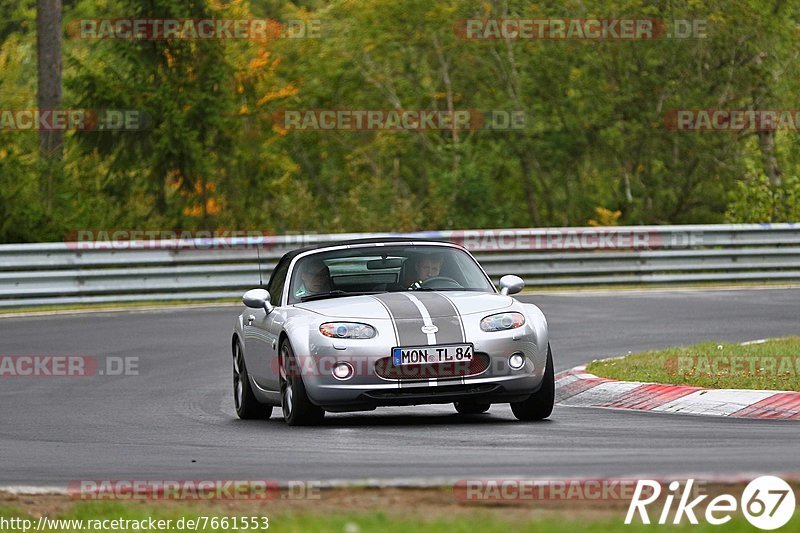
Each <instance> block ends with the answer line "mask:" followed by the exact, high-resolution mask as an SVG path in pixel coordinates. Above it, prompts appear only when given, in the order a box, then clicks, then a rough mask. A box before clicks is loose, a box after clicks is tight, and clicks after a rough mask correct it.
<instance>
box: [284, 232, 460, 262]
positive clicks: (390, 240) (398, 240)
mask: <svg viewBox="0 0 800 533" xmlns="http://www.w3.org/2000/svg"><path fill="white" fill-rule="evenodd" d="M416 242H429V243H434V244H454V243H452V242H448V241H445V240H437V239H425V238H418V237H369V238H366V239H351V240H346V241H333V242H323V243H320V244H313V245H311V246H304V247H303V248H297V249H296V250H292V251H290V252H286V253H285V254H284V255H283V257H282V258H281V261H283V260H285V259H292V258H294V257H295V256H297V255H300V254H302V253H304V252H309V251H311V250H321V249H323V248H332V247H334V246H347V245H351V244H380V243H385V244H413V243H416Z"/></svg>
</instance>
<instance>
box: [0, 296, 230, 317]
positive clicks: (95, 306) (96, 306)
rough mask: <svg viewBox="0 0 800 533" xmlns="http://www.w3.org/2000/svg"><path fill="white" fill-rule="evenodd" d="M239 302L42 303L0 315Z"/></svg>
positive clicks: (227, 299)
mask: <svg viewBox="0 0 800 533" xmlns="http://www.w3.org/2000/svg"><path fill="white" fill-rule="evenodd" d="M238 302H241V300H240V299H237V298H222V299H216V300H148V301H142V302H116V303H115V302H105V303H90V304H69V305H42V306H35V307H12V308H8V309H0V315H15V314H27V313H43V312H52V311H92V310H94V311H98V312H99V311H104V310H116V309H126V310H127V309H131V310H136V309H137V308H146V307H163V308H165V309H168V308H170V307H186V306H199V305H214V304H221V305H222V304H233V303H238Z"/></svg>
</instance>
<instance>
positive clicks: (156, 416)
mask: <svg viewBox="0 0 800 533" xmlns="http://www.w3.org/2000/svg"><path fill="white" fill-rule="evenodd" d="M522 299H524V300H526V301H533V302H535V303H536V304H538V305H539V306H540V307H541V308H542V309H543V311H544V312H545V314H546V315H547V317H548V320H549V323H550V327H551V335H552V345H553V352H554V356H555V361H556V370H563V369H566V368H569V367H571V366H574V365H577V364H580V363H583V362H587V361H589V360H591V359H593V358H596V357H604V356H614V355H623V354H625V353H627V352H628V351H636V350H641V349H645V348H658V347H664V346H669V345H675V344H688V343H694V342H699V341H705V340H725V341H746V340H751V339H757V338H763V337H771V336H780V335H788V334H800V289H769V290H766V289H764V290H753V289H749V290H738V289H737V290H710V291H700V292H694V291H669V292H650V291H642V292H616V293H611V292H607V293H592V294H582V293H572V294H541V295H526V296H523V297H522ZM238 312H239V308H238V307H219V308H205V309H171V310H164V311H158V312H120V313H105V314H84V315H67V316H63V315H53V316H39V317H29V318H12V319H2V320H0V354H2V355H22V354H49V355H57V354H83V355H91V356H98V357H101V358H102V357H104V356H117V357H126V356H135V357H138V358H139V375H136V376H125V377H110V376H93V377H72V378H24V377H15V378H0V485H15V484H24V485H64V484H66V483H67V482H69V481H70V480H79V479H137V480H138V479H150V480H153V479H161V480H164V479H173V480H183V479H275V480H315V481H323V482H324V481H330V480H363V479H373V480H386V481H388V480H411V479H417V480H423V479H424V480H432V479H441V480H458V479H465V478H470V477H496V476H514V477H549V478H555V477H559V478H560V477H570V478H571V477H605V476H642V475H660V476H668V475H679V474H687V475H694V476H698V477H702V476H711V475H721V476H728V475H734V476H735V475H747V474H754V473H787V472H794V473H800V453H798V451H799V450H800V424H798V423H796V422H790V421H767V420H742V419H718V418H711V417H692V416H681V415H665V414H655V413H637V412H626V411H614V410H602V409H586V408H583V409H581V408H568V407H556V409H555V411H554V413H553V416H552V419H551V420H549V421H545V422H541V423H534V424H525V423H519V422H517V421H516V420H515V419H514V417H513V415H512V414H511V410H510V409H509V408H508V406H506V405H495V406H493V407H492V409H491V410H490V412H489V414H487V415H476V416H471V417H468V416H458V415H456V414H455V411H454V409H453V408H452V406H450V405H444V406H424V407H412V408H402V407H397V408H382V409H378V410H377V411H373V412H367V413H348V414H334V415H330V414H329V416H328V417H327V418H326V422H325V425H324V426H322V427H318V428H289V427H287V426H286V425H285V424H284V423H283V420H282V419H281V418H280V417H278V416H274V417H273V419H271V420H268V421H255V422H251V421H240V420H237V419H236V418H235V415H234V410H233V403H232V398H231V391H230V389H231V385H230V384H231V377H230V373H231V369H230V355H229V350H228V346H229V339H230V333H231V326H232V322H233V317H234V316H235V315H236V314H237V313H238ZM277 414H278V411H277V410H276V411H275V415H277Z"/></svg>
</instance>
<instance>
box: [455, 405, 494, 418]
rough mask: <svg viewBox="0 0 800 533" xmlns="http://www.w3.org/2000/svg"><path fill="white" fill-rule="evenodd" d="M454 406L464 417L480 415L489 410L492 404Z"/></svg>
mask: <svg viewBox="0 0 800 533" xmlns="http://www.w3.org/2000/svg"><path fill="white" fill-rule="evenodd" d="M453 405H455V407H456V411H458V412H459V413H460V414H462V415H479V414H481V413H485V412H486V411H488V410H489V407H491V406H492V404H489V403H480V402H455V403H454V404H453Z"/></svg>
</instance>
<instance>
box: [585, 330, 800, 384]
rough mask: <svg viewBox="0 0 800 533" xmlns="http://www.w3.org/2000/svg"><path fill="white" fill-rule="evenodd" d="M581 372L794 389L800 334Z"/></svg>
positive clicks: (654, 355) (638, 358) (661, 354)
mask: <svg viewBox="0 0 800 533" xmlns="http://www.w3.org/2000/svg"><path fill="white" fill-rule="evenodd" d="M586 370H587V372H589V373H591V374H595V375H597V376H601V377H605V378H611V379H618V380H621V381H644V382H654V383H668V384H675V385H693V386H697V387H709V388H718V389H756V390H783V391H800V337H785V338H780V339H769V340H767V342H765V343H763V344H750V345H747V346H741V345H739V344H730V343H721V344H719V343H716V342H706V343H702V344H695V345H692V346H687V347H677V348H666V349H664V350H653V351H648V352H642V353H636V354H632V355H628V356H626V357H624V358H620V359H610V360H605V361H594V362H592V363H590V364H589V365H588V367H587V369H586Z"/></svg>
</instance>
